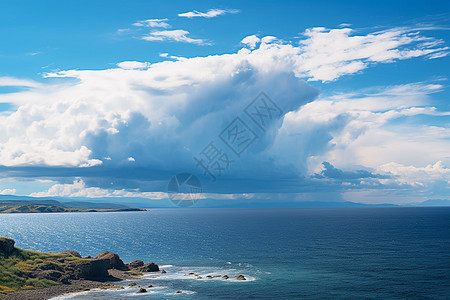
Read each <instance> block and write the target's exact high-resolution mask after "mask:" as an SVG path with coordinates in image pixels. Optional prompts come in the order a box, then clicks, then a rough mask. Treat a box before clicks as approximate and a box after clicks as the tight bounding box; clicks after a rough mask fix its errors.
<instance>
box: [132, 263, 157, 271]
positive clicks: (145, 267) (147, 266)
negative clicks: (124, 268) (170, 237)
mask: <svg viewBox="0 0 450 300" xmlns="http://www.w3.org/2000/svg"><path fill="white" fill-rule="evenodd" d="M136 270H137V271H139V272H157V271H159V266H158V265H157V264H155V263H153V262H151V263H148V264H145V265H143V266H141V267H138V268H136Z"/></svg>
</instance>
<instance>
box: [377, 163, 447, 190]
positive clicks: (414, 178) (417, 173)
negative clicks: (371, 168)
mask: <svg viewBox="0 0 450 300" xmlns="http://www.w3.org/2000/svg"><path fill="white" fill-rule="evenodd" d="M378 169H379V170H380V171H383V172H386V173H390V174H393V175H395V176H396V178H395V180H396V181H398V182H400V183H402V184H409V185H413V186H425V185H427V184H430V183H434V182H436V181H442V182H445V183H446V184H449V183H450V169H449V168H446V167H445V166H444V164H443V162H442V161H438V162H436V163H435V164H429V165H427V166H425V167H422V168H421V167H415V166H412V165H409V166H405V165H402V164H399V163H395V162H390V163H387V164H384V165H382V166H380V167H379V168H378Z"/></svg>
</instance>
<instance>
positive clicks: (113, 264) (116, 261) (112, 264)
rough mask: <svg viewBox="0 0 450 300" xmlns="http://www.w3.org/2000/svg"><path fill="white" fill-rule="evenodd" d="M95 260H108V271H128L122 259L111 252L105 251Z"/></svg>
mask: <svg viewBox="0 0 450 300" xmlns="http://www.w3.org/2000/svg"><path fill="white" fill-rule="evenodd" d="M95 259H106V260H108V262H109V268H108V269H118V270H124V269H126V267H125V264H124V263H123V261H122V260H121V259H120V257H119V255H117V254H115V253H112V252H109V251H103V252H102V253H100V254H99V255H97V256H96V257H95Z"/></svg>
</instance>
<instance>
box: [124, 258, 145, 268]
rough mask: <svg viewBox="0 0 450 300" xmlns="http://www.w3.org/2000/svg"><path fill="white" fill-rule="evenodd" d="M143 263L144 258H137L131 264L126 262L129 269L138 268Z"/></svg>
mask: <svg viewBox="0 0 450 300" xmlns="http://www.w3.org/2000/svg"><path fill="white" fill-rule="evenodd" d="M143 265H144V262H143V261H142V260H135V261H132V262H130V263H129V264H126V266H127V267H128V268H129V269H136V268H139V267H142V266H143Z"/></svg>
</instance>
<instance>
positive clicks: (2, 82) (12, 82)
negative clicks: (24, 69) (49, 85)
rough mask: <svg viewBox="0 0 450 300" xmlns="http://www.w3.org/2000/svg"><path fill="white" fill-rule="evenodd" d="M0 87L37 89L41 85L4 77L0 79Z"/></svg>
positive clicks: (26, 80) (30, 81)
mask: <svg viewBox="0 0 450 300" xmlns="http://www.w3.org/2000/svg"><path fill="white" fill-rule="evenodd" d="M0 86H22V87H39V86H41V84H40V83H38V82H36V81H33V80H28V79H19V78H14V77H7V76H4V77H0Z"/></svg>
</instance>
